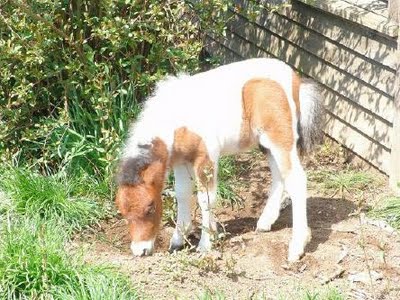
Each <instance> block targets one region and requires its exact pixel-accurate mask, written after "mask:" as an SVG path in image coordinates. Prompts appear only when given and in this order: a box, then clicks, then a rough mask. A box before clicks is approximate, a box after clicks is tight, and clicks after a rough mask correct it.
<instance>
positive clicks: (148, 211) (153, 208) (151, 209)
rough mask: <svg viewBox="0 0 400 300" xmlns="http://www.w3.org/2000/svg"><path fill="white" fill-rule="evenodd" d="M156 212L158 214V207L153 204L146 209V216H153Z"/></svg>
mask: <svg viewBox="0 0 400 300" xmlns="http://www.w3.org/2000/svg"><path fill="white" fill-rule="evenodd" d="M155 212H156V206H155V205H154V202H151V203H150V204H149V205H148V206H147V208H146V215H147V216H151V215H153V214H154V213H155Z"/></svg>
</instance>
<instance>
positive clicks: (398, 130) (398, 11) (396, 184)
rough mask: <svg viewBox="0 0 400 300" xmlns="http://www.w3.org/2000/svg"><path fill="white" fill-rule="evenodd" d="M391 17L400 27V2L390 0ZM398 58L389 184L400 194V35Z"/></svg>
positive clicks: (399, 35) (398, 37)
mask: <svg viewBox="0 0 400 300" xmlns="http://www.w3.org/2000/svg"><path fill="white" fill-rule="evenodd" d="M389 15H390V18H391V19H392V20H394V21H396V22H397V23H398V24H399V25H400V0H389ZM399 29H400V26H399ZM399 31H400V30H399ZM397 58H398V59H397V61H398V63H397V71H396V79H395V85H394V118H393V129H392V147H391V155H390V171H389V184H390V187H391V188H393V190H394V191H395V192H396V193H398V194H400V34H398V35H397Z"/></svg>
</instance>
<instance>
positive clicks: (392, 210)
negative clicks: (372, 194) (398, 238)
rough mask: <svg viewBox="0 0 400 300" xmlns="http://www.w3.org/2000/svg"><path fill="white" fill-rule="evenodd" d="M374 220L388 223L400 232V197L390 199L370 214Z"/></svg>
mask: <svg viewBox="0 0 400 300" xmlns="http://www.w3.org/2000/svg"><path fill="white" fill-rule="evenodd" d="M369 215H370V216H371V217H373V218H377V219H383V220H385V221H387V222H388V223H389V224H390V225H391V226H392V227H393V228H396V229H398V230H400V197H389V198H386V199H383V200H382V204H381V205H380V206H379V207H377V208H375V209H373V210H372V211H370V212H369Z"/></svg>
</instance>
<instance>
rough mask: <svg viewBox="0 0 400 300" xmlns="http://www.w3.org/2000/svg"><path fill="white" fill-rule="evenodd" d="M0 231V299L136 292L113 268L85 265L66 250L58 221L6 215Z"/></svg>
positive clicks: (132, 296) (102, 296) (132, 295)
mask: <svg viewBox="0 0 400 300" xmlns="http://www.w3.org/2000/svg"><path fill="white" fill-rule="evenodd" d="M0 233H1V236H2V239H0V298H1V299H135V298H136V292H135V291H134V290H133V289H132V287H130V286H129V284H128V283H127V280H126V279H125V278H124V277H122V276H120V275H117V274H116V273H115V271H113V270H111V269H107V268H102V267H93V266H88V265H85V264H84V263H82V261H81V260H80V259H79V257H77V256H76V255H75V256H73V255H72V254H68V253H67V252H66V251H65V245H66V241H67V239H68V235H67V233H66V232H65V230H64V228H63V226H61V225H60V224H59V223H54V222H52V221H43V220H42V219H39V218H17V217H10V218H8V220H7V222H5V223H4V224H3V226H2V228H0ZM116 295H121V296H123V297H119V296H118V297H115V296H116ZM125 296H126V297H125Z"/></svg>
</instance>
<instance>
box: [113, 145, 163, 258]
mask: <svg viewBox="0 0 400 300" xmlns="http://www.w3.org/2000/svg"><path fill="white" fill-rule="evenodd" d="M158 141H159V142H157V141H156V140H155V141H153V143H152V144H151V145H144V146H139V147H142V148H143V153H141V154H140V155H138V156H135V157H128V158H124V159H122V160H121V163H120V168H119V171H118V178H117V181H118V182H117V183H118V190H117V195H116V199H115V202H116V205H117V207H118V209H119V211H120V213H121V214H122V216H123V217H124V218H125V219H126V220H127V221H128V229H129V234H130V237H131V250H132V253H133V255H135V256H141V255H150V254H151V253H152V252H153V249H154V240H155V238H156V235H157V233H158V231H159V228H160V223H161V217H162V201H161V192H162V189H163V185H164V178H165V172H166V159H167V157H166V151H167V150H166V148H165V145H164V143H162V142H161V141H160V140H158ZM160 146H163V147H164V151H161V150H162V149H161V150H160V149H158V147H160ZM163 153H164V154H165V155H160V154H163Z"/></svg>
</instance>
